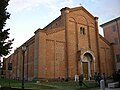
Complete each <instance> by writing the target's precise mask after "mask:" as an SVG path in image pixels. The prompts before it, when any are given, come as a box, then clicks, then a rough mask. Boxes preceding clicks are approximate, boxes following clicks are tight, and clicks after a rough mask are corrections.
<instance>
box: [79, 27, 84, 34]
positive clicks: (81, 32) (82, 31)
mask: <svg viewBox="0 0 120 90" xmlns="http://www.w3.org/2000/svg"><path fill="white" fill-rule="evenodd" d="M80 34H82V35H85V28H84V27H80Z"/></svg>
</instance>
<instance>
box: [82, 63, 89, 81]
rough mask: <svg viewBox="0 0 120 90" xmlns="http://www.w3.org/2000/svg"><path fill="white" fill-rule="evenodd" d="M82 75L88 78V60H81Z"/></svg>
mask: <svg viewBox="0 0 120 90" xmlns="http://www.w3.org/2000/svg"><path fill="white" fill-rule="evenodd" d="M83 76H84V78H85V79H88V62H83Z"/></svg>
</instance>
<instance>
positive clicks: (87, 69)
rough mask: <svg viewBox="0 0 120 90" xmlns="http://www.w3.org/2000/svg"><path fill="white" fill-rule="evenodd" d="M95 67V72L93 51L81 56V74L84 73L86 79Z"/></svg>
mask: <svg viewBox="0 0 120 90" xmlns="http://www.w3.org/2000/svg"><path fill="white" fill-rule="evenodd" d="M92 67H93V68H92ZM93 69H94V72H95V58H94V56H93V54H92V53H90V52H85V53H84V54H83V55H82V56H81V74H83V76H84V79H86V80H88V79H90V77H91V71H92V70H93Z"/></svg>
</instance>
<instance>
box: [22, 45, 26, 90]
mask: <svg viewBox="0 0 120 90" xmlns="http://www.w3.org/2000/svg"><path fill="white" fill-rule="evenodd" d="M25 51H26V47H25V46H22V56H23V65H22V90H24V59H25Z"/></svg>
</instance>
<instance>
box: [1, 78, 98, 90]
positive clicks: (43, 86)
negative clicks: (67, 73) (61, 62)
mask: <svg viewBox="0 0 120 90" xmlns="http://www.w3.org/2000/svg"><path fill="white" fill-rule="evenodd" d="M84 83H85V85H87V87H86V86H85V85H83V87H82V88H84V89H89V88H95V87H96V83H95V82H94V81H84ZM0 85H1V86H2V87H8V86H9V80H7V79H0ZM10 86H11V87H17V88H21V87H22V82H21V81H17V80H10ZM24 87H25V88H30V89H39V90H51V89H52V90H56V89H62V90H68V89H73V90H74V89H75V88H78V87H79V83H78V82H73V81H69V82H41V83H35V82H25V83H24Z"/></svg>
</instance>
